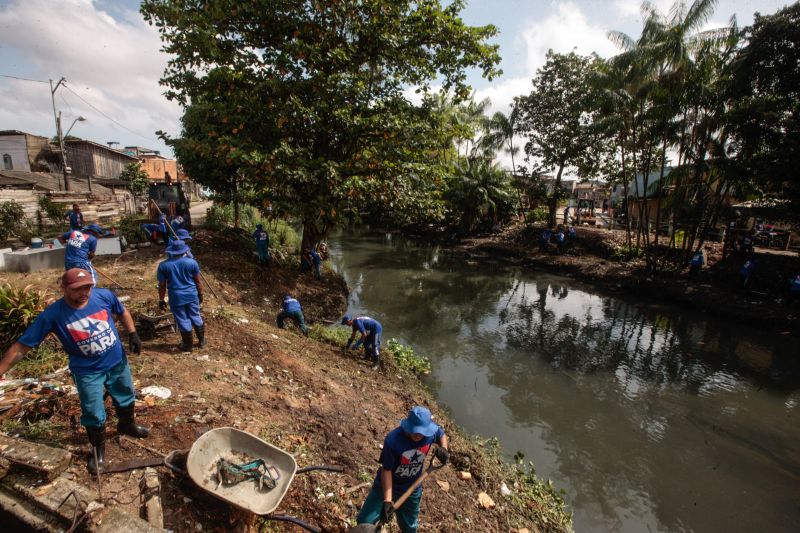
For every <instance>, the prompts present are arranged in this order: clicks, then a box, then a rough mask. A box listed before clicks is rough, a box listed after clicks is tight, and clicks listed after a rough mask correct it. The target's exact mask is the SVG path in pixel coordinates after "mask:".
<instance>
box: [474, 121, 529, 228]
mask: <svg viewBox="0 0 800 533" xmlns="http://www.w3.org/2000/svg"><path fill="white" fill-rule="evenodd" d="M517 117H518V113H517V109H516V107H514V106H513V105H512V106H511V112H510V113H509V114H508V115H506V114H504V113H503V112H502V111H497V112H496V113H495V114H494V115H492V118H490V119H489V121H488V123H487V133H486V135H485V136H484V137H483V139H482V142H483V144H484V145H485V146H487V148H489V149H491V150H493V151H496V150H503V151H504V152H505V153H507V154H509V155H510V156H511V175H512V176H514V177H515V178H516V175H517V166H516V164H515V162H514V156H516V155H517V154H518V153H519V148H520V147H519V146H515V145H514V135H515V134H516V133H517V129H516V125H517ZM515 188H516V190H517V199H518V201H519V210H520V212H521V213H522V219H523V220H526V219H525V206H524V205H523V202H522V192H521V191H520V188H519V187H515Z"/></svg>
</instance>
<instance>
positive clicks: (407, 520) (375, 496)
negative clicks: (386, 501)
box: [356, 486, 422, 533]
mask: <svg viewBox="0 0 800 533" xmlns="http://www.w3.org/2000/svg"><path fill="white" fill-rule="evenodd" d="M402 494H403V493H402V491H400V492H398V491H394V490H393V491H392V499H393V500H395V501H396V500H397V499H398V498H399V497H400V496H402ZM421 499H422V489H421V488H419V489H417V490H415V491H414V492H413V493H411V496H409V497H408V499H407V500H406V502H405V503H404V504H403V505H402V506H401V507H400V509H398V510H397V511H395V513H394V515H395V516H396V517H397V525H398V526H400V531H402V532H403V533H417V527H418V524H417V519H418V518H419V502H420V500H421ZM382 508H383V490H381V488H380V487H379V486H377V487H376V486H373V487H372V490H371V491H370V492H369V494H368V495H367V499H366V500H365V501H364V505H362V506H361V511H359V512H358V518H356V521H357V522H358V523H359V524H375V523H377V522H378V519H379V518H380V517H381V509H382Z"/></svg>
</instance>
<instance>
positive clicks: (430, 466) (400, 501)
mask: <svg viewBox="0 0 800 533" xmlns="http://www.w3.org/2000/svg"><path fill="white" fill-rule="evenodd" d="M437 449H438V448H437ZM435 459H436V450H434V453H433V454H432V457H431V461H430V463H428V468H427V469H425V471H424V472H423V473H422V475H421V476H419V477H418V478H417V480H416V481H415V482H414V484H413V485H411V486H410V487H408V489H407V490H406V491H405V492H404V493H403V495H402V496H400V497H399V498H397V501H396V502H394V504H392V505H393V506H394V510H395V511H397V510H398V509H400V508H401V507H402V506H403V504H404V503H406V500H407V499H408V497H409V496H411V493H412V492H414V491H415V490H417V487H419V486H420V485H422V482H423V481H425V478H427V477H428V475H430V474H431V473H433V472H435V471H437V470H439V469H440V468H443V467H444V463H439V464H438V465H434V464H433V461H434V460H435Z"/></svg>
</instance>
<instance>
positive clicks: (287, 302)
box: [277, 294, 308, 337]
mask: <svg viewBox="0 0 800 533" xmlns="http://www.w3.org/2000/svg"><path fill="white" fill-rule="evenodd" d="M282 307H283V310H282V311H281V312H280V313H278V319H277V321H278V327H279V328H280V329H283V323H284V322H285V321H286V319H287V318H289V319H291V320H292V321H293V322H294V323H295V324H297V327H298V328H300V331H302V332H303V335H305V336H306V337H308V327H307V326H306V320H305V317H304V316H303V309H302V308H301V307H300V302H298V301H297V300H296V299H294V298H292V297H291V295H289V294H284V295H283V306H282Z"/></svg>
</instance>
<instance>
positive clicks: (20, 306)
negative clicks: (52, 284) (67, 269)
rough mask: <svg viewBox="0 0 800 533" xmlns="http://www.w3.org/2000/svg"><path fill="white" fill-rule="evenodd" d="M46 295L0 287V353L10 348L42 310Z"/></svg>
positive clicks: (38, 292)
mask: <svg viewBox="0 0 800 533" xmlns="http://www.w3.org/2000/svg"><path fill="white" fill-rule="evenodd" d="M45 297H46V293H45V292H44V291H37V290H34V289H32V288H31V286H30V285H29V286H27V287H25V288H23V289H15V288H13V287H12V286H11V285H7V284H6V285H0V317H1V318H2V320H0V353H2V352H5V350H6V349H7V348H8V347H9V346H11V345H12V344H13V343H14V342H16V340H17V339H18V338H19V337H20V336H21V335H22V332H23V331H25V329H26V328H27V327H28V326H29V325H30V324H31V323H32V322H33V320H34V319H35V318H36V317H37V316H38V315H39V312H40V311H41V310H42V309H44V305H45Z"/></svg>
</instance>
